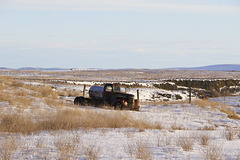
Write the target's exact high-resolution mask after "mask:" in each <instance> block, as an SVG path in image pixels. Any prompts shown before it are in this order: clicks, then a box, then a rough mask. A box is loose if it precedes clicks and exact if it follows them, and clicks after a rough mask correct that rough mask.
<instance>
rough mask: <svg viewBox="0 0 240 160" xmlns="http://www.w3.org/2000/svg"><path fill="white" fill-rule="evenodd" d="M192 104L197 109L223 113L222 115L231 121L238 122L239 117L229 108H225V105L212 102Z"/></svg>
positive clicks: (197, 101) (201, 101) (196, 101)
mask: <svg viewBox="0 0 240 160" xmlns="http://www.w3.org/2000/svg"><path fill="white" fill-rule="evenodd" d="M193 103H194V104H196V105H197V106H199V107H210V108H212V109H214V110H218V111H220V112H223V113H225V114H227V115H228V117H229V118H231V119H238V120H240V117H239V115H238V114H237V113H236V112H235V111H233V110H232V109H231V108H230V107H229V106H226V105H225V104H222V103H217V102H212V101H208V100H195V101H194V102H193Z"/></svg>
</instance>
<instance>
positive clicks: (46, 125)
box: [0, 109, 159, 134]
mask: <svg viewBox="0 0 240 160" xmlns="http://www.w3.org/2000/svg"><path fill="white" fill-rule="evenodd" d="M45 115H47V114H44V113H42V115H38V117H35V119H34V118H32V117H30V116H27V115H26V114H19V113H18V114H4V115H2V118H1V123H0V131H2V132H11V133H23V134H30V133H32V132H36V131H39V130H48V131H49V130H73V129H78V128H80V127H82V128H127V127H132V128H139V129H159V125H157V124H151V123H147V122H145V121H142V120H135V119H134V118H133V117H132V116H131V115H130V114H127V113H126V112H116V113H113V114H112V113H103V112H97V111H96V110H87V111H80V110H78V109H65V110H63V109H59V110H57V112H56V114H55V115H51V117H46V116H45Z"/></svg>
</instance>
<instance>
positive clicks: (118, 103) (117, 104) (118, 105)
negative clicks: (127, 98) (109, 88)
mask: <svg viewBox="0 0 240 160" xmlns="http://www.w3.org/2000/svg"><path fill="white" fill-rule="evenodd" d="M122 107H123V106H122V104H121V102H116V103H115V105H114V109H115V110H122Z"/></svg>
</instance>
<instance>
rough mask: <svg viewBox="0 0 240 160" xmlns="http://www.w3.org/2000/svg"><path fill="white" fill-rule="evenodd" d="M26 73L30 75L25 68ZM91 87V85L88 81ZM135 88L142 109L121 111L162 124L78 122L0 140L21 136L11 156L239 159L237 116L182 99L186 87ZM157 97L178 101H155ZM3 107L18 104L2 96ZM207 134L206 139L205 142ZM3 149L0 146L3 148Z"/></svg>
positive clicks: (231, 102)
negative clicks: (149, 126)
mask: <svg viewBox="0 0 240 160" xmlns="http://www.w3.org/2000/svg"><path fill="white" fill-rule="evenodd" d="M143 72H145V71H143ZM24 74H26V75H27V73H24ZM44 74H46V73H44ZM179 74H180V73H179ZM181 74H183V73H181ZM232 74H236V73H232ZM49 75H50V74H49ZM202 75H203V74H202ZM67 76H70V75H67ZM22 82H24V79H23V80H22ZM24 83H26V84H31V85H43V84H45V85H46V83H42V82H33V81H31V82H29V81H28V80H27V81H25V82H24ZM47 85H51V86H52V87H53V89H55V90H65V89H69V90H82V89H83V86H82V85H75V84H54V83H49V84H47ZM88 89H89V87H87V90H88ZM136 89H139V90H140V99H141V102H142V103H143V104H144V105H141V108H140V111H119V112H122V113H128V114H129V113H130V114H131V115H132V116H133V117H134V118H135V119H136V120H144V121H146V122H149V123H156V124H159V126H160V127H159V129H142V128H115V129H110V128H98V129H90V128H77V129H75V130H72V131H64V130H60V131H39V132H37V133H32V134H30V135H22V134H9V133H1V134H0V144H1V145H2V144H3V143H4V142H5V141H4V140H6V137H10V139H14V138H16V139H18V140H19V147H17V149H16V150H15V151H14V152H13V153H12V154H11V158H10V159H80V160H84V159H94V158H95V159H103V160H105V159H106V160H107V159H111V160H112V159H179V160H180V159H181V160H182V159H194V160H195V159H196V160H198V159H200V160H204V159H216V160H221V159H227V160H240V121H239V120H236V119H230V118H228V116H227V115H226V114H225V113H222V112H220V111H218V110H214V109H211V108H210V107H209V106H205V107H199V106H197V105H195V104H188V103H185V102H182V101H183V100H186V99H187V97H188V93H183V92H179V91H178V92H177V91H176V92H175V91H173V92H171V91H167V90H160V89H156V88H134V89H131V90H129V91H130V93H133V94H135V95H136ZM158 93H161V94H171V95H176V94H179V95H181V96H182V98H183V99H182V100H178V101H176V99H174V96H172V97H171V98H168V99H167V100H166V97H161V96H160V97H158V96H159V94H158ZM153 97H154V98H153ZM61 98H63V99H64V100H66V101H67V102H68V104H69V105H68V106H66V108H71V107H73V106H72V105H71V104H72V102H73V99H74V97H71V96H70V97H69V96H65V97H61ZM238 98H239V97H234V98H232V97H231V98H227V97H226V98H224V99H223V98H219V99H214V101H219V102H222V101H224V102H225V103H227V104H228V105H234V106H235V107H234V108H235V109H237V107H239V99H238ZM164 99H165V100H164ZM193 99H194V97H193ZM37 101H38V103H39V104H38V106H40V107H42V108H43V109H44V110H49V112H52V110H54V108H53V107H49V106H48V105H46V104H45V103H44V102H43V101H41V100H40V99H38V100H37ZM158 101H166V102H169V101H170V102H173V101H175V102H174V103H170V102H169V103H162V104H161V103H159V104H158V103H156V104H155V103H151V102H158ZM0 107H1V110H2V111H11V110H14V109H15V108H14V107H12V108H10V107H9V106H8V103H6V102H0ZM78 110H92V111H96V112H108V113H114V112H116V111H114V110H108V109H101V108H94V107H90V106H87V107H86V106H85V107H81V106H78ZM23 113H25V114H31V113H32V111H31V110H30V108H26V109H24V111H23ZM204 139H205V142H206V143H204V142H203V141H204ZM60 142H61V143H60ZM61 146H62V147H61ZM64 147H66V148H64ZM2 152H3V149H2V148H1V152H0V153H2ZM94 155H95V157H94ZM63 157H64V158H63Z"/></svg>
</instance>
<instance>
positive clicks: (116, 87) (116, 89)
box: [113, 86, 126, 93]
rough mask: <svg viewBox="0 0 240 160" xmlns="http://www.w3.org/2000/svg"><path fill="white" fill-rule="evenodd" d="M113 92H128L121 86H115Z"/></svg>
mask: <svg viewBox="0 0 240 160" xmlns="http://www.w3.org/2000/svg"><path fill="white" fill-rule="evenodd" d="M113 92H124V93H125V92H126V88H124V87H120V86H115V87H113Z"/></svg>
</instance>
